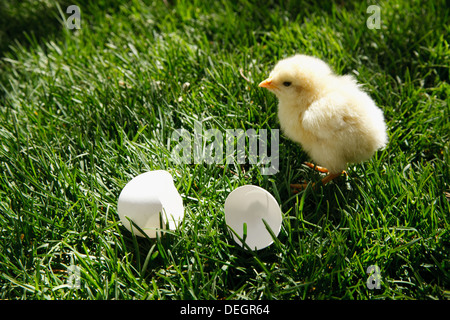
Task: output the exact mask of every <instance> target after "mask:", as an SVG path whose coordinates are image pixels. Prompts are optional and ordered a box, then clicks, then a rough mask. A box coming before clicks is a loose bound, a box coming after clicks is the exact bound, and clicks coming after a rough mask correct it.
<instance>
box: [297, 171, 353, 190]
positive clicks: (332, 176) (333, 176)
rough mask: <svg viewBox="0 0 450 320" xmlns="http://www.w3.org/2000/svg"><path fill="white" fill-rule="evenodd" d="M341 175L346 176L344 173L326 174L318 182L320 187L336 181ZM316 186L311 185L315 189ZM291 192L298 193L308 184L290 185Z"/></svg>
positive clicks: (315, 184)
mask: <svg viewBox="0 0 450 320" xmlns="http://www.w3.org/2000/svg"><path fill="white" fill-rule="evenodd" d="M341 174H346V172H345V171H342V172H339V173H329V174H327V175H326V176H325V177H324V178H322V180H320V182H321V184H322V185H326V184H327V183H328V182H330V181H331V180H334V179H336V178H337V177H339V176H340V175H341ZM317 185H318V183H313V184H312V187H313V188H316V186H317ZM290 186H291V189H292V190H291V191H292V193H299V192H300V191H302V190H304V189H306V187H307V186H308V183H291V185H290Z"/></svg>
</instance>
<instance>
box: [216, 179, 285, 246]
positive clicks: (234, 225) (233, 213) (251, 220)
mask: <svg viewBox="0 0 450 320" xmlns="http://www.w3.org/2000/svg"><path fill="white" fill-rule="evenodd" d="M224 210H225V222H226V223H227V225H228V227H229V228H231V229H232V230H233V231H234V232H235V233H236V234H237V235H238V236H239V237H240V238H241V239H243V237H244V224H246V238H245V239H243V240H245V243H246V244H247V245H248V246H249V247H250V248H251V249H256V250H260V249H263V248H266V247H267V246H269V245H271V244H272V243H273V238H272V236H271V235H270V233H269V231H268V230H267V227H266V225H265V224H264V222H263V219H264V220H265V221H266V223H267V225H268V226H269V227H270V229H271V230H272V232H273V233H274V234H275V236H278V234H279V232H280V230H281V223H282V214H281V209H280V207H279V205H278V202H277V201H276V200H275V198H274V197H273V196H272V195H271V194H270V193H269V192H268V191H266V190H265V189H263V188H261V187H258V186H254V185H244V186H241V187H239V188H236V189H235V190H233V191H232V192H231V193H230V194H229V195H228V197H227V199H226V200H225V207H224ZM234 232H233V233H232V234H233V238H234V240H235V241H236V242H237V243H238V244H240V245H242V242H241V240H240V239H239V237H237V236H236V234H235V233H234Z"/></svg>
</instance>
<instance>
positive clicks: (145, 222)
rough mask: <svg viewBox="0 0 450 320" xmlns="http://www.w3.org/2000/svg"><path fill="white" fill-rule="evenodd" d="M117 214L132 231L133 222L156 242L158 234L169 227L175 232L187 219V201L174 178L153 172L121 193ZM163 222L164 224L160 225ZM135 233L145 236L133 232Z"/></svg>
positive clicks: (143, 176) (135, 230)
mask: <svg viewBox="0 0 450 320" xmlns="http://www.w3.org/2000/svg"><path fill="white" fill-rule="evenodd" d="M117 212H118V214H119V217H120V221H121V222H122V224H123V225H124V226H125V228H127V229H128V230H130V231H131V228H132V224H131V222H130V221H129V220H128V219H127V217H128V218H129V219H131V220H132V221H133V222H134V223H135V224H136V225H138V226H139V228H141V229H142V230H143V231H145V233H146V234H147V236H149V237H150V238H155V237H156V234H157V231H158V230H161V226H162V227H163V228H165V227H166V224H167V222H168V224H169V229H170V230H175V228H176V227H177V226H178V224H179V223H180V222H181V220H182V219H183V216H184V207H183V199H182V198H181V196H180V194H179V193H178V191H177V189H176V187H175V185H174V183H173V178H172V175H171V174H170V173H169V172H167V171H164V170H155V171H149V172H146V173H143V174H140V175H138V176H136V177H134V178H133V179H132V180H130V181H129V182H128V183H127V184H126V185H125V187H124V188H123V190H122V192H121V193H120V196H119V200H118V204H117ZM160 216H161V218H162V224H161V221H160ZM133 232H134V233H135V234H136V235H138V236H141V237H143V236H144V235H143V234H142V233H141V232H140V231H139V230H137V228H133Z"/></svg>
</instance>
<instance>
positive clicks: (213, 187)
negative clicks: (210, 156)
mask: <svg viewBox="0 0 450 320" xmlns="http://www.w3.org/2000/svg"><path fill="white" fill-rule="evenodd" d="M24 2H25V4H21V5H19V4H8V5H6V4H2V5H0V7H1V9H2V12H1V15H2V19H1V20H3V21H5V22H4V23H5V24H7V25H8V26H10V27H8V28H5V29H3V33H2V34H0V35H1V36H2V39H6V40H5V41H6V42H5V41H2V47H1V51H0V54H1V55H2V59H1V62H0V69H1V71H2V72H1V74H0V79H1V85H0V232H1V241H0V288H1V290H0V298H1V299H449V297H450V278H449V276H450V274H449V272H450V271H449V270H450V261H449V246H450V234H449V213H450V204H449V198H450V196H449V192H450V186H449V183H450V172H449V163H450V151H449V140H450V122H449V120H448V119H450V108H449V98H448V97H449V93H450V86H449V84H448V81H449V65H450V50H449V44H448V36H449V26H448V19H449V9H448V8H447V6H446V5H445V1H443V0H442V1H434V2H430V1H428V2H423V3H422V2H419V1H406V0H397V1H389V2H388V1H381V2H378V5H379V6H380V8H381V29H373V30H370V29H368V28H367V27H366V20H367V18H368V16H369V14H367V13H366V8H367V6H368V5H369V4H371V3H369V2H361V3H357V2H351V3H350V4H345V5H343V4H342V3H341V2H337V3H333V2H328V1H326V2H324V3H320V2H319V3H316V2H315V1H311V2H309V1H308V2H305V3H303V4H302V5H296V4H294V2H289V3H288V4H286V5H277V4H275V3H274V2H272V1H268V2H264V3H263V2H260V1H250V0H243V1H239V2H237V1H214V2H213V3H208V4H206V2H200V1H192V2H190V1H154V2H146V1H141V0H131V1H122V2H119V1H115V2H112V1H111V2H110V1H96V2H95V4H94V3H93V2H90V1H73V3H72V2H71V3H70V4H78V5H79V7H80V8H81V29H80V30H68V29H66V28H64V25H63V22H62V16H64V17H65V18H67V17H68V15H67V14H65V13H64V12H65V8H66V7H67V5H69V3H67V2H62V1H61V2H59V3H57V2H54V1H39V2H35V1H24ZM26 2H30V3H33V4H35V3H39V4H40V5H26ZM248 12H251V14H250V16H251V19H249V18H248V17H249V14H248ZM17 14H22V15H23V17H24V19H29V20H26V21H28V23H23V22H20V21H23V20H22V19H18V18H17ZM61 15H62V16H61ZM36 17H40V18H41V19H37V18H36ZM3 18H4V19H3ZM36 21H39V23H43V24H44V25H41V24H40V25H39V27H36V28H35V27H34V24H36ZM41 21H42V22H41ZM11 26H13V27H14V26H15V28H13V27H11ZM424 26H427V27H426V28H425V27H424ZM33 30H35V32H33ZM297 52H301V53H306V54H311V55H315V56H318V57H320V58H323V59H325V60H327V61H328V62H329V63H330V64H331V65H332V66H333V68H334V69H335V70H336V71H337V72H338V73H341V74H343V73H351V74H354V75H355V76H356V77H357V78H358V80H359V81H360V82H361V83H363V84H364V86H365V88H366V90H367V91H368V92H369V93H370V95H371V96H372V97H373V98H374V100H375V101H376V102H377V104H378V105H379V106H381V107H382V109H383V111H384V113H385V117H386V120H387V123H388V127H389V140H390V141H389V145H388V146H387V148H386V149H384V150H382V151H379V152H378V153H377V154H376V155H375V156H374V157H373V159H371V160H370V161H368V162H365V163H362V164H354V165H351V166H350V167H349V169H348V177H346V178H342V179H340V180H339V181H337V182H336V183H332V184H330V185H327V186H326V187H323V188H319V189H318V190H317V191H313V190H311V189H307V190H305V191H304V192H301V193H299V194H297V195H294V194H291V193H290V189H289V183H290V182H292V181H299V180H304V179H312V180H318V179H319V178H320V176H319V174H318V173H314V172H312V171H311V170H310V169H307V168H305V167H304V166H303V165H302V163H303V162H304V161H306V160H308V157H307V155H306V154H305V153H304V152H303V151H302V149H301V148H300V147H299V146H297V145H295V144H294V143H292V142H291V141H289V140H287V139H286V138H285V137H284V136H283V135H281V136H280V165H279V168H280V171H279V172H278V173H277V174H275V175H270V176H265V175H262V174H261V173H260V169H259V167H258V166H256V165H250V164H249V163H248V162H247V163H246V164H245V165H242V166H237V165H234V164H229V165H227V164H226V163H222V164H212V165H208V164H204V163H202V164H180V163H177V162H176V161H174V159H173V157H171V150H172V148H173V147H174V145H175V142H174V141H171V140H170V137H171V135H172V133H173V132H174V130H176V129H180V128H184V129H186V130H188V131H190V132H192V131H193V129H194V123H195V121H201V123H202V125H203V128H204V130H206V129H209V128H217V129H219V130H221V132H225V130H226V129H239V128H241V129H244V130H246V129H250V128H253V129H255V130H260V129H277V128H279V124H278V120H277V115H276V113H277V106H276V99H275V97H274V96H272V95H271V94H269V93H268V92H265V91H264V90H261V89H260V88H258V87H257V84H258V83H259V81H261V80H263V79H264V78H265V77H266V76H267V75H268V72H269V71H270V69H271V67H272V66H273V65H274V63H275V62H276V61H277V60H279V59H280V58H283V57H285V56H288V55H291V54H294V53H297ZM187 83H189V85H187ZM154 169H165V170H168V171H170V172H171V173H172V175H173V176H174V180H175V183H176V186H177V188H178V190H179V192H180V193H181V194H182V197H183V201H184V205H185V208H186V217H185V219H184V221H183V224H182V225H181V226H180V228H178V229H177V230H176V231H174V232H168V233H167V234H165V235H164V236H163V237H161V238H158V239H156V240H149V239H145V238H136V237H134V236H133V235H132V234H131V233H130V232H128V231H127V230H126V229H125V228H124V227H123V226H122V225H121V224H120V222H119V219H118V216H117V211H116V208H117V198H118V195H119V193H120V191H121V190H122V188H123V187H124V186H125V184H126V183H127V182H128V181H129V180H130V179H131V178H133V177H134V176H136V175H138V174H140V173H143V172H145V171H148V170H154ZM243 184H255V185H259V186H261V187H263V188H265V189H267V190H268V191H269V192H270V193H272V194H273V195H274V196H275V198H276V199H277V201H278V202H279V203H280V206H281V209H282V212H283V226H282V230H281V232H280V234H279V236H278V238H277V239H276V241H275V242H274V244H273V245H272V246H270V247H268V248H267V249H264V250H261V251H258V252H249V251H247V250H245V249H243V248H240V247H239V246H237V245H236V244H235V243H234V242H233V240H232V238H231V236H230V234H229V233H228V231H227V227H226V224H225V221H224V213H223V204H224V202H225V199H226V197H227V195H228V193H229V192H231V191H232V190H234V189H235V188H237V187H238V186H241V185H243ZM71 265H76V267H77V268H78V270H79V272H80V286H79V287H73V286H71V285H70V283H69V278H70V276H71V274H70V272H68V270H69V268H70V266H71ZM371 265H376V266H378V267H379V268H380V276H381V286H380V289H373V290H370V289H369V288H368V287H367V284H366V281H367V279H368V277H369V276H368V275H367V274H366V270H367V268H368V267H369V266H371Z"/></svg>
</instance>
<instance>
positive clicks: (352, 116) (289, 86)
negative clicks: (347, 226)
mask: <svg viewBox="0 0 450 320" xmlns="http://www.w3.org/2000/svg"><path fill="white" fill-rule="evenodd" d="M259 86H260V87H262V88H266V89H268V90H270V91H271V92H273V93H274V94H275V95H276V96H277V98H278V101H279V103H278V119H279V121H280V125H281V130H282V131H283V132H284V134H285V135H286V136H287V137H288V138H290V139H291V140H293V141H295V142H297V143H299V144H300V145H301V146H302V147H303V149H304V150H305V151H306V153H307V154H308V155H309V156H310V158H311V159H312V160H313V161H314V163H316V164H318V165H320V166H321V167H315V166H314V165H312V164H310V163H307V165H308V166H310V167H314V168H316V169H318V170H319V171H321V172H327V173H328V175H327V176H325V178H323V179H322V180H321V181H322V184H324V185H325V184H326V183H328V182H329V181H331V180H333V179H335V178H337V177H339V176H340V175H341V173H342V172H343V171H344V170H345V169H346V168H347V165H348V163H357V162H361V161H365V160H368V159H370V158H371V157H372V155H373V154H374V153H375V151H376V150H378V149H380V148H383V147H384V146H385V145H386V143H387V140H388V138H387V133H386V124H385V121H384V116H383V112H382V111H381V110H380V109H379V108H378V107H377V106H376V105H375V103H374V101H373V100H372V99H371V98H370V97H369V95H368V94H367V93H365V92H364V91H362V90H361V88H360V85H358V83H357V82H356V80H355V79H354V78H353V77H352V76H350V75H345V76H339V75H336V74H334V73H333V71H332V70H331V69H330V67H329V66H328V65H327V64H326V63H325V62H324V61H322V60H320V59H318V58H315V57H311V56H306V55H300V54H299V55H295V56H292V57H289V58H286V59H284V60H281V61H279V62H278V63H277V64H276V65H275V67H274V69H273V71H272V72H271V73H270V75H269V78H268V79H266V80H264V81H263V82H261V83H260V84H259ZM291 187H292V188H294V189H301V188H304V187H305V185H304V184H292V185H291Z"/></svg>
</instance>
